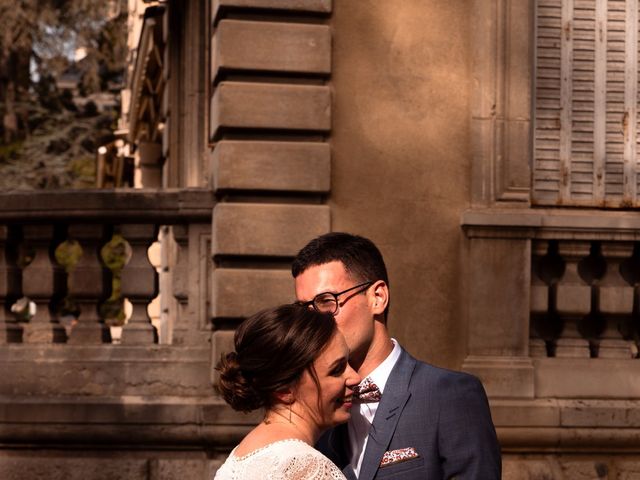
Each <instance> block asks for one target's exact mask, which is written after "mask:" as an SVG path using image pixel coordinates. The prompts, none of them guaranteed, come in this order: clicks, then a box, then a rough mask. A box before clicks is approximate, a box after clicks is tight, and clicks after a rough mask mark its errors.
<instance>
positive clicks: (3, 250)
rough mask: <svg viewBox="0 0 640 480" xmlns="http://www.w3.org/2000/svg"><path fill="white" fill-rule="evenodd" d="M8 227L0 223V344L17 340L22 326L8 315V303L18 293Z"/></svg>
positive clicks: (17, 280) (17, 276)
mask: <svg viewBox="0 0 640 480" xmlns="http://www.w3.org/2000/svg"><path fill="white" fill-rule="evenodd" d="M8 243H9V228H8V227H7V226H5V225H0V345H2V344H5V343H10V342H19V341H20V340H21V338H22V328H20V326H19V325H18V324H17V323H16V321H15V320H14V319H13V318H12V316H11V315H9V313H8V312H9V308H10V306H11V305H10V303H11V302H12V301H14V300H15V299H16V298H17V297H18V295H19V292H18V291H19V283H18V282H19V280H20V277H19V274H20V272H19V269H18V268H17V266H16V265H15V261H14V259H12V258H11V255H10V254H9V252H8Z"/></svg>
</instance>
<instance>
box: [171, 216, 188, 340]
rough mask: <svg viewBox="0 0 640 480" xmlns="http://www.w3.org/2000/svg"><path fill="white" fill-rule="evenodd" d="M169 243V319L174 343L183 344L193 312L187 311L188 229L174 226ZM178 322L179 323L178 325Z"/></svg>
mask: <svg viewBox="0 0 640 480" xmlns="http://www.w3.org/2000/svg"><path fill="white" fill-rule="evenodd" d="M171 233H172V235H171V240H172V241H171V242H167V243H168V244H169V245H168V247H169V248H167V249H166V251H167V254H168V257H169V269H170V270H169V271H170V274H171V277H170V281H171V284H170V289H171V290H169V291H171V292H172V293H173V295H169V297H172V300H173V301H172V302H171V301H170V305H172V306H173V307H174V311H173V312H172V315H171V317H170V318H171V319H172V321H173V322H174V325H173V338H174V341H175V342H176V343H185V341H187V337H188V335H189V332H190V329H189V324H188V320H189V319H190V318H192V317H193V316H194V315H193V312H191V311H190V310H189V273H190V271H189V227H187V226H186V225H174V226H173V227H171ZM178 322H179V323H178Z"/></svg>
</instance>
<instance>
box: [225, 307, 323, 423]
mask: <svg viewBox="0 0 640 480" xmlns="http://www.w3.org/2000/svg"><path fill="white" fill-rule="evenodd" d="M335 332H336V322H335V320H334V318H333V316H331V315H329V314H324V313H318V312H316V311H315V310H312V309H309V308H307V307H302V306H299V305H281V306H279V307H275V308H270V309H267V310H263V311H261V312H259V313H256V314H255V315H253V316H251V317H249V318H247V319H246V320H245V321H244V322H242V324H241V325H240V326H239V327H238V329H237V330H236V333H235V337H234V344H235V351H234V352H230V353H227V354H222V356H221V358H220V362H219V363H218V366H217V367H216V370H218V371H219V372H220V380H219V382H218V390H219V392H220V393H221V394H222V396H223V398H224V399H225V401H226V402H227V403H228V404H229V405H231V407H232V408H233V409H234V410H239V411H242V412H250V411H252V410H256V409H258V408H261V407H265V408H270V407H271V406H272V405H273V404H274V401H275V395H274V394H275V393H276V392H279V391H282V390H284V389H286V388H287V387H291V386H293V385H295V383H296V382H297V381H298V380H300V377H301V376H302V374H303V373H304V371H305V370H308V371H309V373H310V374H311V377H312V378H313V381H314V383H315V384H316V385H317V386H318V387H319V383H318V378H317V375H316V372H315V370H314V368H313V362H314V361H315V359H316V358H318V356H319V355H320V353H321V352H322V351H323V350H324V349H325V347H326V346H327V345H328V344H329V341H330V340H331V338H332V337H333V335H334V334H335Z"/></svg>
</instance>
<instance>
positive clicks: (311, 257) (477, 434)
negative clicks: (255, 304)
mask: <svg viewBox="0 0 640 480" xmlns="http://www.w3.org/2000/svg"><path fill="white" fill-rule="evenodd" d="M292 273H293V277H294V279H295V289H296V297H297V299H298V303H301V304H304V305H307V306H309V307H310V308H315V309H316V310H318V311H321V312H328V313H332V314H333V315H334V317H335V319H336V323H337V324H338V328H339V329H340V331H341V332H342V334H343V335H344V336H345V338H346V340H347V344H348V345H349V349H350V351H351V353H350V358H349V363H350V364H351V366H352V367H353V368H354V369H355V370H357V371H358V373H359V374H360V376H361V377H362V378H363V381H362V382H361V383H360V385H359V387H358V391H357V392H356V393H357V395H358V399H357V400H355V401H354V405H353V408H352V412H351V420H350V421H349V423H348V424H346V425H341V426H339V427H336V428H334V429H333V430H331V431H329V432H328V433H327V434H325V435H324V437H323V438H322V439H321V440H320V442H319V444H318V448H319V449H320V450H321V451H322V453H324V454H325V455H326V456H328V457H329V458H330V459H331V460H332V461H333V462H334V463H335V464H336V465H338V466H339V467H340V468H341V469H342V471H343V472H344V474H345V476H346V477H347V478H348V479H356V478H357V479H359V480H372V479H374V478H380V479H381V478H402V479H409V480H411V479H426V478H438V479H450V478H456V479H458V480H462V479H481V480H493V479H496V480H498V479H500V475H501V473H500V471H501V460H500V446H499V445H498V440H497V438H496V433H495V429H494V427H493V423H492V421H491V414H490V412H489V406H488V403H487V398H486V395H485V392H484V389H483V388H482V384H481V383H480V382H479V381H478V379H476V378H475V377H473V376H471V375H468V374H465V373H460V372H453V371H449V370H444V369H441V368H437V367H434V366H432V365H428V364H426V363H422V362H419V361H417V360H416V359H414V358H413V357H412V356H411V355H409V354H408V353H407V352H406V351H405V350H404V349H403V348H402V347H401V346H400V345H399V344H398V342H396V340H394V339H392V338H391V337H390V336H389V333H388V331H387V326H386V321H387V312H388V310H389V281H388V278H387V271H386V267H385V265H384V260H383V259H382V255H381V253H380V251H379V250H378V248H377V247H376V246H375V245H374V244H373V243H372V242H371V241H370V240H368V239H366V238H363V237H359V236H357V235H351V234H347V233H338V232H334V233H328V234H326V235H322V236H321V237H318V238H316V239H314V240H312V241H311V242H309V243H308V244H307V245H306V246H305V247H304V248H303V249H302V250H300V252H299V253H298V255H297V256H296V258H295V259H294V261H293V265H292ZM409 321H410V320H409Z"/></svg>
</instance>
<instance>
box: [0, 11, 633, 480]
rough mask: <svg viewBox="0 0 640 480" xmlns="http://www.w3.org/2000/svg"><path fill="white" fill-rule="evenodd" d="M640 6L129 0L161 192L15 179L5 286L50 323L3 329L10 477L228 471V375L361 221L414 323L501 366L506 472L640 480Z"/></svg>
mask: <svg viewBox="0 0 640 480" xmlns="http://www.w3.org/2000/svg"><path fill="white" fill-rule="evenodd" d="M639 6H640V5H639V2H638V1H637V0H457V1H450V0H434V1H428V2H427V1H423V0H402V1H400V0H395V1H379V0H357V1H356V0H334V1H333V2H332V1H331V0H211V1H202V0H185V1H177V0H176V1H174V0H168V1H166V2H143V1H134V0H131V2H130V14H131V20H132V23H131V32H133V33H132V36H131V46H132V49H133V50H134V55H133V56H132V62H131V68H130V72H129V76H128V78H129V83H128V87H127V90H126V91H125V92H124V94H123V98H124V100H125V101H124V113H125V115H124V120H125V123H124V124H123V125H122V132H123V135H124V136H126V138H127V141H128V142H129V147H130V148H131V154H132V155H134V156H135V157H136V161H137V165H138V172H139V177H138V183H139V185H141V186H142V187H144V188H141V189H133V190H113V191H89V192H65V193H60V194H46V195H33V194H31V195H22V194H21V195H15V194H2V202H0V218H1V220H2V230H0V245H1V246H2V248H3V250H4V251H5V252H6V255H4V257H3V258H0V299H2V301H3V303H4V304H5V305H7V306H10V305H12V304H13V303H14V302H15V300H16V299H18V298H20V297H23V296H26V297H28V298H29V299H31V300H32V301H33V302H34V304H35V305H36V307H37V310H36V314H35V316H33V317H32V318H31V319H30V320H29V321H24V320H21V319H16V318H15V317H14V316H12V315H10V314H9V312H8V311H5V312H3V313H4V315H3V316H2V317H0V323H1V325H0V326H3V327H4V329H3V330H2V331H4V332H6V334H5V335H4V336H0V343H2V345H0V362H1V364H2V367H3V368H2V371H3V372H4V373H3V374H2V380H0V389H1V392H0V395H1V396H0V399H1V402H2V408H0V438H1V439H2V445H3V446H2V449H1V450H0V478H7V479H18V478H20V479H22V478H40V477H43V476H44V475H45V474H46V475H47V478H52V479H57V478H65V479H75V478H83V479H86V478H91V479H102V478H105V479H106V478H109V479H113V478H122V479H136V480H137V479H153V480H159V479H163V480H164V479H170V478H184V479H189V480H190V479H198V480H200V479H205V478H211V476H212V474H213V472H214V471H215V469H216V468H217V466H218V465H219V464H220V462H221V461H223V460H224V458H225V455H226V453H227V452H228V451H229V448H230V447H231V446H232V445H234V444H235V443H236V442H237V441H238V440H239V438H241V437H242V435H243V434H244V433H245V432H246V431H247V430H248V429H249V428H250V427H251V425H252V423H253V422H255V421H256V419H257V418H258V417H256V416H244V415H240V414H237V413H234V412H232V411H231V410H230V409H229V408H228V407H226V406H225V405H224V404H223V402H221V400H220V399H219V398H218V397H217V396H216V394H215V392H214V390H213V387H212V385H213V384H214V383H215V374H214V373H213V370H212V366H213V365H214V364H215V362H216V359H217V358H218V357H219V355H220V353H221V352H222V351H224V350H225V349H226V348H228V347H229V345H230V342H231V338H232V335H233V331H234V328H235V327H236V326H237V324H238V322H240V321H241V319H242V318H244V317H246V316H247V315H248V314H250V313H252V312H254V311H256V310H257V309H259V308H261V307H264V306H268V305H274V304H278V303H282V302H287V301H290V300H292V298H293V287H292V280H291V278H290V273H289V270H288V267H289V263H290V261H291V258H292V257H293V256H294V255H295V253H296V252H297V250H298V249H299V248H300V247H301V246H303V245H304V244H305V243H306V242H307V241H308V240H309V239H310V238H312V237H314V236H316V235H318V234H321V233H324V232H327V231H341V230H342V231H350V232H354V233H358V234H362V235H365V236H368V237H370V238H371V239H373V240H374V241H375V242H376V243H377V244H378V245H379V246H380V248H381V250H382V252H383V254H384V255H385V257H386V259H387V263H388V267H389V273H390V283H391V292H392V308H391V313H390V317H389V326H390V329H391V332H392V334H393V335H394V336H395V337H396V338H397V339H398V340H399V341H400V342H401V343H402V344H403V345H404V346H406V347H407V349H408V350H409V351H411V352H412V353H414V354H415V355H416V356H417V357H419V358H421V359H423V360H426V361H429V362H432V363H435V364H438V365H442V366H445V367H450V368H456V369H463V370H466V371H469V372H472V373H474V374H476V375H478V376H479V377H480V378H481V380H482V381H483V383H484V385H485V388H486V390H487V393H488V395H489V399H490V403H491V408H492V414H493V419H494V423H495V425H496V428H497V431H498V436H499V439H500V442H501V445H502V448H503V478H505V479H508V480H542V479H620V480H622V479H625V480H631V479H635V478H640V414H639V413H638V411H639V410H638V406H639V405H640V402H639V399H640V381H638V378H640V377H639V376H638V373H640V366H639V365H640V364H639V363H638V362H639V361H640V360H638V343H637V342H638V336H639V334H640V290H639V289H640V286H639V285H640V273H639V272H640V247H639V245H640V244H639V243H638V242H639V241H640V234H639V233H638V232H639V230H638V229H639V228H640V217H638V215H637V212H636V209H637V206H638V175H637V170H638V155H637V149H638V140H637V139H638V133H637V130H638V111H637V110H638V101H637V96H638V73H637V70H638V68H637V67H638V53H637V52H638V8H639ZM158 233H160V237H161V239H162V240H161V241H162V245H163V249H162V251H163V253H162V259H161V266H160V268H159V269H158V270H159V271H158V270H156V269H154V268H153V267H151V265H150V264H149V262H148V259H147V255H146V252H147V249H148V247H149V245H150V244H151V243H152V242H154V241H155V240H156V238H158ZM120 238H124V239H126V245H127V246H126V247H121V248H123V249H124V250H126V251H127V252H128V253H129V256H130V260H129V262H128V263H127V264H126V265H125V266H124V268H123V269H122V271H121V272H120V271H118V272H116V269H115V268H114V269H109V268H106V267H105V265H107V262H106V261H105V260H104V258H105V257H104V255H103V256H102V257H99V255H95V254H93V255H92V253H96V252H98V251H100V249H102V248H103V246H104V245H105V244H108V243H109V242H116V243H117V241H119V239H120ZM114 239H115V240H114ZM74 242H75V243H74ZM61 244H66V245H69V244H73V245H76V244H77V245H81V247H82V249H83V252H84V255H83V256H82V257H81V259H80V260H79V261H78V262H77V263H76V264H74V265H73V266H65V264H64V262H61V261H60V255H58V256H57V257H56V255H55V252H56V251H59V249H58V247H59V245H61ZM24 252H27V254H25V253H24ZM25 258H26V260H25ZM100 258H102V260H100ZM109 275H111V276H109ZM114 276H120V277H121V279H122V287H121V288H122V293H123V295H124V296H126V297H127V298H128V299H129V301H130V302H131V304H132V312H133V313H132V317H131V319H130V320H129V321H128V323H127V324H126V325H124V327H122V336H121V340H120V343H119V344H114V343H113V342H112V338H111V333H112V332H111V330H110V329H109V328H108V327H107V325H106V324H105V323H104V316H105V315H104V314H103V313H96V314H94V313H93V312H103V310H97V309H96V306H99V305H100V304H102V303H104V299H105V298H106V297H108V295H109V293H110V291H111V290H110V288H111V287H110V285H111V284H112V282H111V283H110V281H109V279H110V278H112V277H114ZM158 292H159V293H160V295H161V303H162V308H161V316H162V322H163V323H162V325H163V327H162V328H163V331H164V333H163V334H161V335H160V337H159V338H158V337H157V335H156V331H155V329H154V327H153V326H152V325H151V323H150V322H149V318H148V315H147V313H146V311H145V309H146V305H147V304H148V303H149V301H150V299H151V298H153V297H155V296H156V295H157V293H158ZM69 296H73V297H74V298H75V299H76V300H75V301H76V302H77V303H78V304H79V305H80V307H81V308H82V310H81V313H80V316H79V317H78V322H77V323H76V324H75V326H73V327H72V328H71V327H70V326H68V325H66V324H65V322H64V319H63V318H60V315H59V314H58V313H56V312H58V311H59V310H57V309H55V308H49V307H50V306H52V305H54V304H57V303H60V299H64V298H67V297H69ZM5 310H6V309H5Z"/></svg>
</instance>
